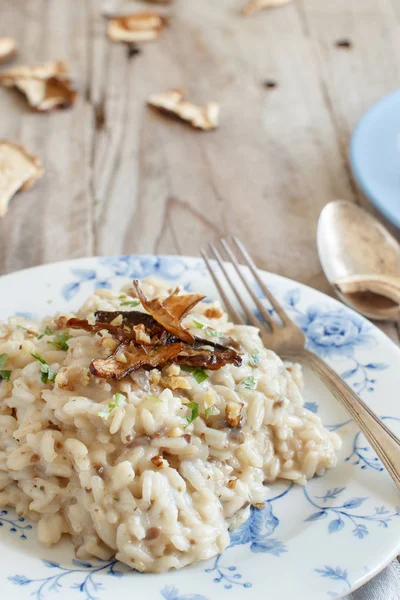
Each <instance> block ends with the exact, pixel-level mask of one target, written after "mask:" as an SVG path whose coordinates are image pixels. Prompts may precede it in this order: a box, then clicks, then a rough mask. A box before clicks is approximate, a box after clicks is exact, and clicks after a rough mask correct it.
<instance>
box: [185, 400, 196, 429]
mask: <svg viewBox="0 0 400 600" xmlns="http://www.w3.org/2000/svg"><path fill="white" fill-rule="evenodd" d="M187 407H188V409H189V413H188V415H187V417H186V421H187V425H190V423H193V421H194V420H195V419H197V417H198V416H199V405H198V404H197V402H189V404H188V405H187ZM187 425H186V427H187Z"/></svg>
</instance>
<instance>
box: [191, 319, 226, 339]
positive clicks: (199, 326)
mask: <svg viewBox="0 0 400 600" xmlns="http://www.w3.org/2000/svg"><path fill="white" fill-rule="evenodd" d="M193 325H194V326H195V327H196V329H204V332H205V333H206V334H207V335H210V336H211V337H221V336H222V331H217V330H216V329H213V328H212V327H210V326H209V325H205V324H204V323H200V321H196V319H193Z"/></svg>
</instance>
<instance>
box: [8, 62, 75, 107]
mask: <svg viewBox="0 0 400 600" xmlns="http://www.w3.org/2000/svg"><path fill="white" fill-rule="evenodd" d="M68 70H69V69H68V63H67V62H66V61H64V60H59V61H54V62H47V63H43V64H41V65H37V66H35V67H26V66H19V67H15V68H13V69H7V70H6V71H3V72H2V73H1V74H0V83H1V84H2V85H4V86H6V87H15V88H17V89H18V90H19V91H20V92H22V93H23V94H24V95H25V96H26V99H27V101H28V103H29V104H30V106H31V107H32V108H34V109H35V110H38V111H41V112H44V111H49V110H53V109H55V108H68V107H69V106H72V105H73V104H74V103H75V101H76V98H77V91H76V90H74V89H73V86H72V82H71V80H70V79H69V78H68Z"/></svg>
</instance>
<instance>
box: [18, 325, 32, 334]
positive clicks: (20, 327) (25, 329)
mask: <svg viewBox="0 0 400 600" xmlns="http://www.w3.org/2000/svg"><path fill="white" fill-rule="evenodd" d="M15 329H22V331H27V332H28V333H30V331H29V329H28V328H27V327H23V326H22V325H16V327H15Z"/></svg>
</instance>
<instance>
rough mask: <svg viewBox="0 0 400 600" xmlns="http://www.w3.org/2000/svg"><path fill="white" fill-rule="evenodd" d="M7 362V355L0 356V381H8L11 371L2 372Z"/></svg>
mask: <svg viewBox="0 0 400 600" xmlns="http://www.w3.org/2000/svg"><path fill="white" fill-rule="evenodd" d="M7 361H8V354H0V379H5V380H7V381H8V380H9V379H10V376H11V371H7V370H4V369H3V367H4V365H5V364H6V362H7Z"/></svg>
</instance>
